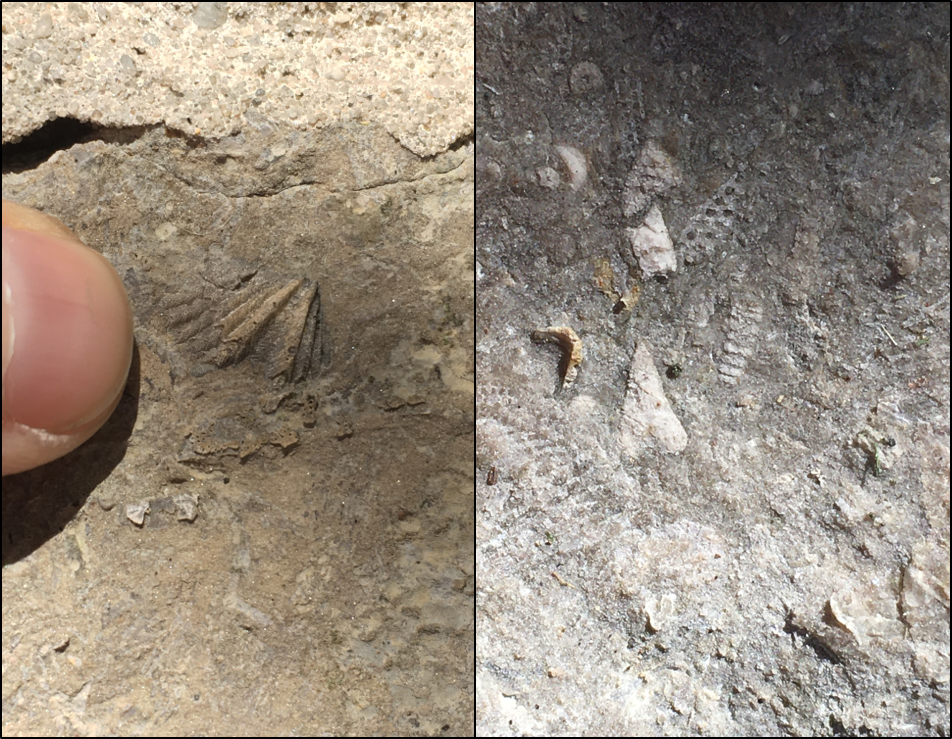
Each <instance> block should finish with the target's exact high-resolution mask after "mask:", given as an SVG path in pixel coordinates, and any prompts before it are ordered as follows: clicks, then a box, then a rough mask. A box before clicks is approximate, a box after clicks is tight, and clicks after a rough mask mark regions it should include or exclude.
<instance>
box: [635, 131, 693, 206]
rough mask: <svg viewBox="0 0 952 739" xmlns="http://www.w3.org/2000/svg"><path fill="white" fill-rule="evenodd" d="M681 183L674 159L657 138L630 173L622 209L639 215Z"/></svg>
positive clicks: (648, 144)
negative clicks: (659, 197) (660, 196)
mask: <svg viewBox="0 0 952 739" xmlns="http://www.w3.org/2000/svg"><path fill="white" fill-rule="evenodd" d="M680 182H681V174H680V172H679V171H678V167H677V165H676V164H675V163H674V160H672V159H671V157H669V156H668V155H667V154H666V153H665V151H664V149H662V148H661V146H660V145H659V144H658V143H657V142H656V141H648V142H647V143H646V144H645V146H644V148H643V149H642V150H641V154H639V156H638V160H637V161H636V162H635V163H634V165H632V168H631V172H629V173H628V180H627V182H626V183H625V192H624V195H623V196H622V210H623V211H624V213H625V215H626V216H628V217H631V216H634V215H637V214H638V213H640V212H642V211H643V210H644V209H645V208H647V207H648V206H649V205H650V204H651V202H652V201H653V200H654V199H655V198H657V197H658V196H659V195H661V194H662V193H665V192H667V191H668V190H670V189H671V188H672V187H675V186H676V185H677V184H678V183H680Z"/></svg>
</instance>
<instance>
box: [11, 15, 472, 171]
mask: <svg viewBox="0 0 952 739" xmlns="http://www.w3.org/2000/svg"><path fill="white" fill-rule="evenodd" d="M65 117H70V118H75V119H77V120H80V121H84V122H91V123H95V124H99V125H104V126H113V127H118V126H142V125H149V124H155V123H163V124H165V125H167V126H169V127H171V128H174V129H176V130H178V131H182V132H183V133H186V134H188V135H191V136H203V137H211V138H218V137H221V136H226V135H230V134H235V133H238V132H239V131H241V130H243V129H244V128H245V127H246V122H247V121H248V120H252V121H254V120H280V121H282V122H283V123H284V124H285V125H288V126H292V127H294V128H296V129H298V130H302V131H310V130H313V129H314V128H315V127H317V128H322V127H324V126H326V125H340V124H341V123H346V122H348V121H359V122H362V123H365V124H366V123H368V122H374V123H378V124H381V125H384V126H385V127H386V128H387V130H388V131H389V132H390V133H391V134H392V135H393V136H395V137H396V138H398V139H399V140H400V141H401V142H402V143H403V144H404V145H405V146H406V147H407V148H409V149H411V150H412V151H414V152H416V153H417V154H420V155H432V154H436V153H438V152H440V151H442V150H443V149H445V148H446V147H447V146H448V145H449V144H450V143H452V142H453V141H455V140H456V139H458V138H460V137H461V136H465V135H470V134H472V131H473V7H472V5H471V4H470V3H42V4H40V5H37V4H36V3H7V4H5V5H4V6H3V141H4V143H7V142H9V141H17V140H19V139H21V138H22V137H24V136H26V135H27V134H29V133H32V132H33V131H35V130H36V129H37V128H39V127H40V126H42V125H43V124H44V123H46V122H48V121H51V120H55V119H57V118H65Z"/></svg>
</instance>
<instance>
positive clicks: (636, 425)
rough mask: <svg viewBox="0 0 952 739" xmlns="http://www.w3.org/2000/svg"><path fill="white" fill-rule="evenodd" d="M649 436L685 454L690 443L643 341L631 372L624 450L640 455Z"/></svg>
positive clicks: (624, 412) (625, 408)
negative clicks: (685, 449)
mask: <svg viewBox="0 0 952 739" xmlns="http://www.w3.org/2000/svg"><path fill="white" fill-rule="evenodd" d="M649 436H653V437H654V438H655V439H657V440H658V443H659V444H660V446H661V449H662V450H663V451H666V452H672V453H678V452H680V451H683V450H684V447H686V446H687V443H688V436H687V434H686V433H685V432H684V427H683V426H682V425H681V422H680V421H679V420H678V417H677V416H676V415H674V411H673V410H672V409H671V403H669V402H668V399H667V397H665V394H664V387H662V385H661V376H660V375H659V374H658V370H657V369H656V368H655V365H654V360H653V359H652V358H651V346H650V345H649V344H648V342H647V341H639V342H638V348H637V349H636V350H635V356H634V359H632V362H631V369H630V370H629V372H628V390H627V391H626V393H625V404H624V406H623V408H622V418H621V448H622V451H624V452H625V453H627V454H631V455H633V454H636V453H637V452H638V451H640V449H641V447H642V445H643V444H644V442H645V439H646V438H647V437H649Z"/></svg>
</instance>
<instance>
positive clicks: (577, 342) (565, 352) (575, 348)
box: [532, 326, 582, 388]
mask: <svg viewBox="0 0 952 739" xmlns="http://www.w3.org/2000/svg"><path fill="white" fill-rule="evenodd" d="M532 340H533V341H534V342H536V343H537V344H541V343H544V342H551V343H554V344H558V345H559V348H560V349H561V350H562V360H561V361H560V362H559V380H560V381H561V386H562V387H563V388H564V387H566V386H567V385H571V384H572V383H573V382H575V377H576V376H577V375H578V366H579V365H580V364H581V363H582V340H581V339H580V338H579V337H578V334H577V333H575V331H574V330H573V329H571V328H569V327H568V326H549V327H548V328H543V329H539V330H538V331H533V332H532Z"/></svg>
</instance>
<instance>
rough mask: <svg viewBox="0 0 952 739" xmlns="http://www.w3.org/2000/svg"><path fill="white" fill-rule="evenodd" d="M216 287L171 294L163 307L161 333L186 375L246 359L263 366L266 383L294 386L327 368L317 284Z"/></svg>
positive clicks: (256, 283)
mask: <svg viewBox="0 0 952 739" xmlns="http://www.w3.org/2000/svg"><path fill="white" fill-rule="evenodd" d="M216 287H217V286H214V285H206V286H205V288H204V289H203V290H202V291H201V292H197V293H186V294H179V295H175V296H173V297H172V298H170V299H169V300H168V302H167V303H166V304H165V311H164V314H165V316H166V328H167V329H168V330H169V333H170V334H171V337H172V339H173V342H174V344H175V346H176V347H177V349H178V350H179V353H180V354H181V355H183V358H184V359H185V361H186V362H187V363H188V365H189V373H190V374H191V375H193V376H196V377H200V376H202V375H205V374H207V373H208V372H210V371H211V370H213V369H215V368H224V367H229V366H231V365H235V364H238V363H239V362H242V361H244V360H246V359H251V360H253V361H255V362H257V363H259V364H263V365H264V367H265V371H266V373H267V377H268V378H277V377H280V378H282V379H283V380H284V381H285V382H288V383H296V382H300V381H302V380H304V379H306V378H307V377H309V376H311V375H313V374H315V373H317V372H319V371H320V369H321V368H322V366H323V365H324V364H326V362H327V358H328V354H327V347H326V344H325V342H324V341H323V336H324V327H323V314H322V306H321V296H320V290H319V288H318V285H317V283H316V282H314V281H313V280H310V279H308V278H306V277H299V278H297V279H293V280H290V281H285V282H271V281H267V280H252V281H250V282H249V284H248V285H246V286H245V287H243V288H242V289H241V290H238V291H237V292H232V291H229V290H219V289H216Z"/></svg>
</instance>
